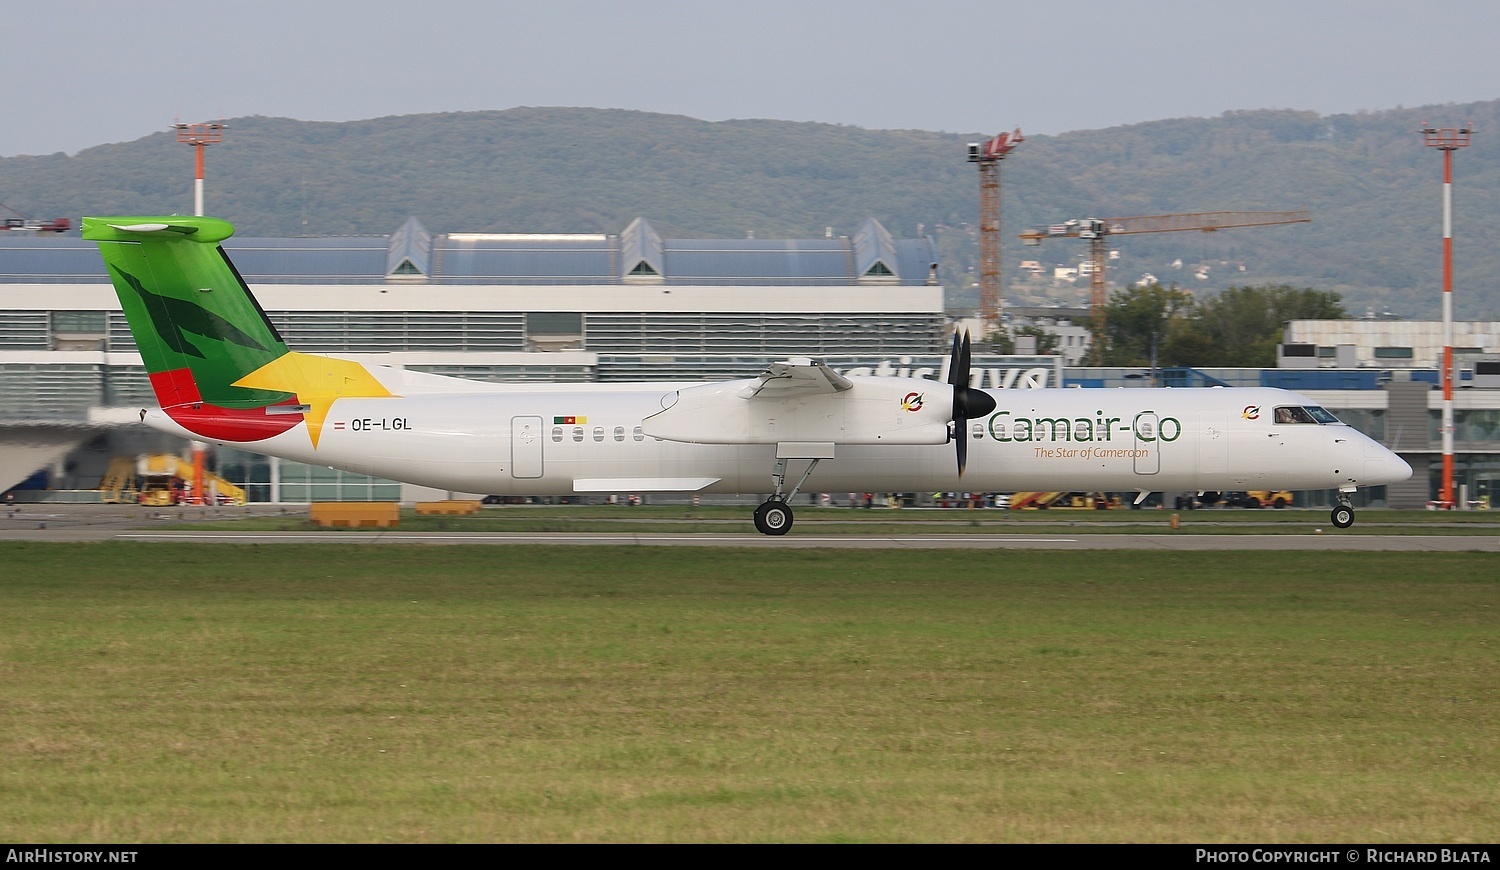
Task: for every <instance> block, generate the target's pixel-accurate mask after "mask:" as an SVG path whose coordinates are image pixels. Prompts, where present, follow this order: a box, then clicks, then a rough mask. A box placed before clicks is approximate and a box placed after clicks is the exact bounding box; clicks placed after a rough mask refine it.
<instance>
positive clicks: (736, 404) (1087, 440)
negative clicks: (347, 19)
mask: <svg viewBox="0 0 1500 870" xmlns="http://www.w3.org/2000/svg"><path fill="white" fill-rule="evenodd" d="M82 230H83V233H82V234H83V238H85V239H88V240H92V241H94V242H96V243H97V244H98V247H99V251H100V255H101V256H102V258H103V261H104V264H105V267H106V269H107V270H108V273H109V277H110V279H111V281H112V282H113V284H114V287H115V291H116V293H117V295H118V296H119V298H120V304H121V306H122V308H123V309H124V312H125V315H126V319H127V320H128V321H129V324H130V328H131V331H132V333H133V334H134V336H135V340H136V344H137V345H138V347H139V349H140V353H141V359H142V362H143V363H144V364H145V367H146V371H147V373H148V375H149V377H150V381H151V385H152V388H153V389H154V391H155V394H156V399H157V402H158V403H159V405H160V407H157V408H145V409H142V410H141V412H140V416H141V420H142V422H144V423H145V424H147V425H149V426H151V427H153V428H156V429H159V430H162V431H165V432H170V433H173V434H175V435H179V436H181V437H184V438H188V439H192V440H199V441H207V442H212V443H216V444H220V445H230V446H233V447H236V448H240V449H245V450H250V451H254V452H258V453H263V454H266V455H270V456H278V457H281V458H283V459H289V460H294V461H297V462H304V463H310V464H315V465H324V466H328V467H332V468H341V469H345V470H348V471H352V472H357V473H361V474H368V475H372V476H376V477H383V478H387V479H391V480H397V481H403V482H407V483H412V484H418V485H422V486H429V487H435V488H437V489H444V490H450V491H460V492H482V493H487V494H493V495H531V496H544V495H569V496H572V495H580V494H589V493H600V494H603V493H764V492H766V491H767V484H770V487H769V488H770V490H771V495H770V497H769V498H767V500H766V501H765V502H763V503H762V504H761V505H760V506H759V507H757V508H756V509H755V512H754V524H755V527H756V529H757V530H759V531H760V532H762V533H764V534H767V535H784V534H786V533H787V532H788V531H789V530H790V529H791V527H792V524H793V513H792V507H791V504H792V499H793V498H794V497H795V496H796V495H797V493H798V492H799V491H801V489H802V487H803V486H804V485H805V484H806V483H807V482H808V481H809V480H814V481H815V484H816V486H817V488H818V489H819V490H820V491H823V492H841V491H848V492H866V491H878V492H934V491H958V490H969V491H975V492H993V491H1037V490H1045V491H1091V492H1100V491H1102V492H1126V491H1135V492H1136V493H1137V494H1138V495H1137V498H1136V503H1137V504H1140V503H1141V502H1142V501H1143V500H1144V499H1145V498H1146V497H1147V496H1148V495H1149V494H1150V493H1152V492H1163V491H1196V492H1204V491H1215V492H1221V491H1226V490H1249V489H1303V490H1308V489H1330V490H1332V489H1337V490H1338V491H1339V502H1338V504H1337V506H1335V507H1334V508H1333V511H1332V516H1331V521H1332V523H1333V525H1334V526H1336V527H1338V528H1348V527H1349V526H1351V525H1352V524H1353V522H1354V509H1353V507H1352V506H1351V504H1350V499H1349V494H1351V493H1353V492H1355V491H1356V489H1357V488H1358V487H1360V486H1380V485H1384V484H1390V483H1396V482H1399V481H1402V480H1405V479H1407V478H1408V477H1410V476H1411V473H1412V471H1411V466H1409V465H1407V463H1406V462H1405V461H1403V460H1402V459H1401V458H1400V457H1398V456H1396V455H1395V454H1394V453H1392V452H1390V451H1389V450H1387V449H1386V448H1384V447H1382V446H1381V445H1380V444H1379V443H1377V442H1375V441H1373V440H1371V439H1370V438H1368V437H1366V436H1365V435H1363V434H1361V433H1360V432H1358V431H1356V430H1355V429H1353V428H1352V427H1350V426H1348V425H1346V424H1344V423H1342V422H1340V421H1339V420H1338V419H1337V418H1336V417H1335V416H1333V415H1332V414H1330V413H1329V412H1328V411H1326V410H1325V409H1323V408H1321V407H1319V406H1318V405H1317V403H1316V402H1313V401H1312V400H1310V399H1308V398H1307V397H1305V396H1301V395H1298V394H1296V393H1292V392H1288V391H1285V390H1278V389H1268V388H1227V387H1214V388H1208V389H1170V388H1168V389H1028V390H997V391H986V390H982V389H977V388H975V387H972V386H970V384H971V373H970V346H971V345H970V340H969V337H968V335H965V336H964V337H963V338H962V339H960V338H959V337H958V336H957V335H955V336H954V339H953V347H952V351H951V355H950V358H949V363H948V365H947V369H948V372H947V377H946V381H935V380H927V379H923V378H903V377H863V376H845V375H842V374H839V373H838V372H836V371H834V370H833V369H831V368H829V367H828V366H827V365H826V364H824V363H823V362H821V361H819V360H814V359H811V358H792V359H787V360H783V361H777V362H774V363H772V364H771V365H769V366H768V367H767V369H766V370H765V371H764V372H763V373H762V374H761V375H760V376H759V377H755V378H746V379H740V380H731V381H723V382H712V383H688V382H682V383H677V382H671V383H634V384H552V385H534V384H526V385H506V384H490V383H480V382H476V381H468V380H463V379H460V378H452V377H444V376H440V375H432V374H426V373H421V372H412V371H407V370H405V369H403V368H399V367H390V366H381V365H370V364H365V363H361V362H356V361H352V360H346V359H340V358H338V357H333V356H324V355H318V354H309V353H302V352H299V351H295V350H292V349H291V348H289V347H287V345H286V343H285V342H284V341H283V340H282V338H281V336H280V334H279V333H278V332H277V330H276V326H275V325H274V324H273V323H272V322H271V320H270V318H269V317H267V316H266V314H265V312H264V311H263V310H262V309H261V307H260V304H259V303H258V302H257V301H256V300H255V297H254V295H253V294H252V293H251V292H250V288H249V286H248V285H247V284H246V283H245V281H244V279H243V278H242V277H241V276H240V274H239V272H238V271H237V270H236V269H235V267H234V265H233V263H231V262H230V260H229V258H228V256H227V255H226V254H225V253H224V250H223V248H222V247H221V245H220V243H221V242H223V241H224V240H225V239H227V238H229V237H230V236H231V235H232V234H233V232H234V227H233V226H232V225H230V224H229V223H228V222H226V221H223V220H219V219H216V218H210V217H185V216H176V215H174V216H168V217H88V218H84V219H83V226H82ZM1283 420H1285V421H1287V422H1281V421H1283ZM948 445H951V446H948ZM955 454H956V461H955ZM794 475H800V476H798V477H797V480H796V483H795V484H794V485H792V486H791V487H790V488H789V487H788V486H787V481H788V480H791V479H792V478H793V476H794Z"/></svg>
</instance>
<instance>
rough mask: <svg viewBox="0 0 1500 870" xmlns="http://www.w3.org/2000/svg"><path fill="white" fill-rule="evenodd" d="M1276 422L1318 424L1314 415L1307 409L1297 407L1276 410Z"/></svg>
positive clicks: (1286, 406) (1284, 406)
mask: <svg viewBox="0 0 1500 870" xmlns="http://www.w3.org/2000/svg"><path fill="white" fill-rule="evenodd" d="M1276 422H1278V423H1316V422H1318V421H1317V420H1314V419H1313V415H1312V414H1310V413H1308V411H1307V409H1306V408H1299V407H1298V406H1296V405H1283V406H1281V407H1280V408H1277V409H1276Z"/></svg>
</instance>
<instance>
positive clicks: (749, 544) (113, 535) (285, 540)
mask: <svg viewBox="0 0 1500 870" xmlns="http://www.w3.org/2000/svg"><path fill="white" fill-rule="evenodd" d="M0 541H37V542H54V543H74V542H81V541H130V542H136V543H156V544H160V543H179V544H181V543H198V544H260V545H270V544H363V545H379V544H426V545H434V546H442V545H447V546H475V545H488V546H525V545H544V546H555V547H556V546H561V547H591V546H595V547H599V546H615V547H730V548H736V547H737V548H750V549H809V548H841V549H857V550H955V549H957V550H1162V551H1177V552H1193V551H1205V550H1206V551H1215V550H1226V551H1228V550H1275V551H1286V550H1309V551H1310V550H1323V551H1328V550H1354V551H1363V552H1382V551H1384V552H1395V551H1400V552H1432V553H1444V552H1446V553H1452V552H1465V551H1468V552H1474V551H1478V552H1489V553H1500V537H1496V536H1494V535H1488V536H1468V535H1401V536H1389V535H1350V534H1336V535H1335V534H1325V535H1180V536H1179V535H1168V534H1156V535H1118V534H1109V535H1000V534H988V535H985V534H981V535H798V534H797V533H796V532H795V531H793V532H792V533H791V534H789V535H786V536H783V537H780V538H772V537H767V536H765V535H757V534H728V535H724V534H687V535H684V534H669V533H661V534H630V533H619V534H598V533H564V532H552V533H535V534H533V533H483V532H474V533H469V534H455V533H452V532H353V531H351V532H212V531H182V532H170V531H161V532H151V531H119V530H110V529H57V530H39V529H31V530H16V529H12V530H0Z"/></svg>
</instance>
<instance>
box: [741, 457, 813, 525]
mask: <svg viewBox="0 0 1500 870" xmlns="http://www.w3.org/2000/svg"><path fill="white" fill-rule="evenodd" d="M820 461H821V460H818V459H814V460H812V464H810V465H808V466H807V470H806V471H804V472H802V479H801V480H799V481H797V485H796V486H794V487H792V491H791V492H789V493H785V494H783V493H782V488H783V487H785V486H786V460H785V459H777V460H776V470H775V471H773V472H771V482H772V483H774V484H775V485H776V492H775V493H773V494H772V495H771V497H770V498H768V499H766V500H765V501H764V502H762V503H761V506H760V507H758V508H756V509H755V530H756V531H757V532H760V533H761V534H762V535H784V534H786V533H787V532H789V531H791V529H792V508H791V505H790V504H788V502H790V501H791V500H792V499H794V498H796V497H797V492H798V491H799V490H801V489H802V484H804V483H807V478H808V477H810V476H812V473H813V469H814V468H817V467H818V463H819V462H820Z"/></svg>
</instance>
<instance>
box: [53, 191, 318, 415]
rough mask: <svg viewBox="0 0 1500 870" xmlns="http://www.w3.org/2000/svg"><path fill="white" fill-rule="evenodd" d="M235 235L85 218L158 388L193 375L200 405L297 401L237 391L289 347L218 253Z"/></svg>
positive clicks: (197, 221) (204, 224)
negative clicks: (160, 383)
mask: <svg viewBox="0 0 1500 870" xmlns="http://www.w3.org/2000/svg"><path fill="white" fill-rule="evenodd" d="M233 234H234V227H233V226H231V225H230V224H229V223H227V222H225V221H221V220H218V219H216V218H208V217H182V216H176V215H174V216H171V217H86V218H84V219H83V238H85V239H88V240H90V241H93V242H97V243H98V245H99V253H100V254H101V255H102V256H103V258H104V264H105V266H106V267H107V268H108V269H109V277H110V280H111V281H113V282H114V285H115V293H116V294H118V295H119V297H120V305H121V306H122V307H123V308H124V310H125V318H126V320H128V321H129V322H130V331H131V332H132V333H133V334H134V335H135V343H136V345H137V347H139V348H140V351H141V359H142V361H143V362H144V363H145V364H146V371H147V372H148V373H149V374H150V375H152V376H153V377H152V382H153V383H156V382H157V381H158V377H157V376H163V377H165V376H166V375H169V374H170V375H172V377H171V380H180V378H181V375H183V374H186V373H187V372H190V373H191V375H192V380H193V381H194V382H195V383H196V385H197V389H198V392H199V394H200V395H201V397H202V401H204V402H208V403H210V404H213V405H218V406H221V407H225V408H256V407H261V406H264V405H270V404H275V403H277V402H280V401H283V400H285V399H287V398H289V397H290V396H291V394H290V393H285V392H275V391H271V390H260V389H252V388H247V387H236V386H234V385H233V384H234V382H235V381H238V380H239V379H240V378H242V377H244V376H246V375H248V374H250V373H251V372H254V371H256V370H258V369H260V368H261V367H263V366H265V365H266V364H267V363H269V362H271V361H273V360H275V359H277V358H279V357H281V356H283V355H284V354H286V353H287V346H286V343H285V342H283V341H282V340H281V336H280V334H278V333H277V332H276V327H275V326H273V325H272V324H271V321H270V319H269V318H267V317H266V313H265V312H264V311H262V310H261V307H260V305H259V303H257V302H256V301H255V297H254V296H252V295H251V294H250V288H249V287H247V286H246V285H245V280H244V279H243V278H241V277H240V274H239V272H238V271H236V270H235V268H234V264H232V263H230V262H229V258H228V257H226V256H225V255H224V250H223V248H221V247H219V243H220V242H222V241H223V240H225V239H227V238H229V237H230V236H231V235H233ZM184 369H186V370H187V372H183V370H184ZM165 404H167V403H166V402H165V401H163V405H165Z"/></svg>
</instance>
